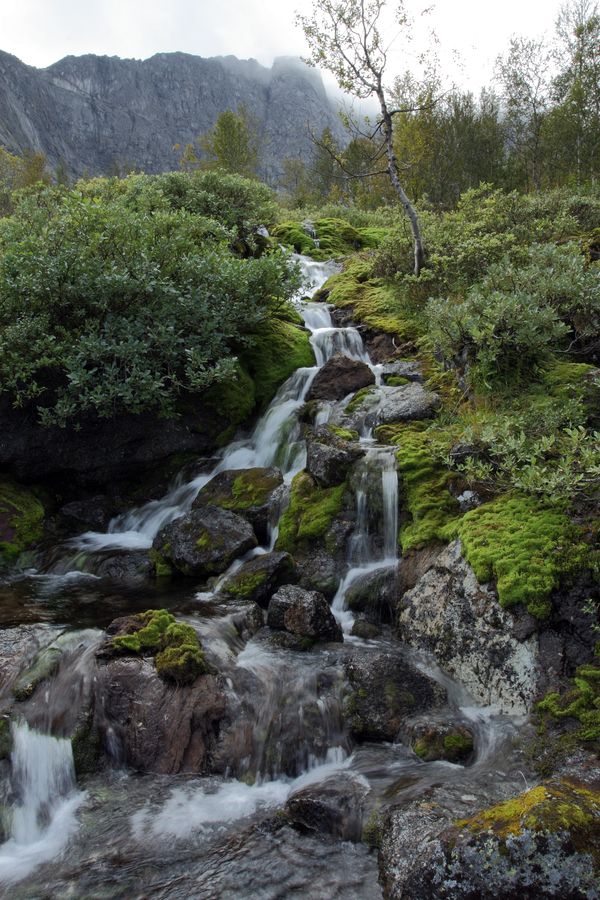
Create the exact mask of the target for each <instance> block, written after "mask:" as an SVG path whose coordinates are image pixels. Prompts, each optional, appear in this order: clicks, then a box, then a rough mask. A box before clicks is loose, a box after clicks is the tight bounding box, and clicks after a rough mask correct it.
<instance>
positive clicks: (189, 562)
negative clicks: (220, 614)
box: [152, 506, 258, 578]
mask: <svg viewBox="0 0 600 900" xmlns="http://www.w3.org/2000/svg"><path fill="white" fill-rule="evenodd" d="M257 543H258V541H257V540H256V535H255V534H254V531H253V530H252V527H251V525H249V523H248V522H247V521H246V520H245V519H243V518H242V517H241V516H238V515H237V514H236V513H233V512H230V511H229V510H227V509H221V508H220V507H218V506H205V507H201V508H198V509H192V510H191V511H190V512H189V513H187V514H186V515H185V516H181V518H179V519H175V521H174V522H170V523H169V524H168V525H165V526H164V528H161V530H160V531H159V532H158V534H157V536H156V537H155V539H154V543H153V545H152V546H153V549H154V550H155V551H156V552H157V553H158V554H160V556H161V557H162V558H163V559H166V560H167V561H168V562H170V563H171V564H172V565H173V566H174V567H175V568H176V569H177V570H178V571H179V572H181V573H183V574H184V575H197V576H199V577H201V578H208V577H209V576H210V575H219V574H221V572H224V571H225V569H227V567H228V566H229V565H230V564H231V563H232V562H233V560H234V559H237V558H238V557H240V556H243V554H244V553H247V552H248V550H252V548H253V547H256V545H257Z"/></svg>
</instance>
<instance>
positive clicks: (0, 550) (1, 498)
mask: <svg viewBox="0 0 600 900" xmlns="http://www.w3.org/2000/svg"><path fill="white" fill-rule="evenodd" d="M43 534H44V507H43V506H42V504H41V503H40V501H39V500H38V499H37V497H35V496H34V495H33V494H32V493H31V491H28V490H27V489H26V488H24V487H21V486H20V485H17V484H14V483H13V482H10V481H2V482H0V565H1V564H2V563H3V562H5V563H8V562H10V561H12V560H15V559H16V558H17V557H18V556H19V554H21V553H22V552H23V551H24V550H29V549H31V547H32V546H33V545H34V544H35V543H36V542H37V541H40V540H41V539H42V537H43Z"/></svg>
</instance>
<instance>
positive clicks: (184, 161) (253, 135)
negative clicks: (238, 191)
mask: <svg viewBox="0 0 600 900" xmlns="http://www.w3.org/2000/svg"><path fill="white" fill-rule="evenodd" d="M176 149H179V147H178V146H177V147H176ZM259 163H260V137H259V134H258V129H257V126H256V123H255V122H253V120H252V118H251V117H250V116H249V115H248V112H247V110H246V108H245V107H244V106H239V107H238V109H237V111H236V112H234V111H233V110H232V109H226V110H224V111H223V112H222V113H221V114H220V115H219V116H218V117H217V121H216V122H215V124H214V126H213V128H212V129H211V130H210V131H209V132H207V134H204V135H200V136H199V137H198V138H196V141H195V144H186V146H185V148H184V150H183V153H182V156H181V160H180V165H181V168H182V169H184V170H185V171H187V172H189V171H194V170H195V169H199V168H213V169H221V170H222V171H224V172H229V173H232V174H236V175H244V176H245V177H246V178H251V177H252V176H255V175H256V172H257V169H258V167H259Z"/></svg>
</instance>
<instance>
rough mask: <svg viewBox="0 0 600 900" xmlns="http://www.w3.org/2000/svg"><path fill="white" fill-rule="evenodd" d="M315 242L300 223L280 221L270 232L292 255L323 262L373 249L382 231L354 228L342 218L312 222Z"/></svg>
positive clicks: (378, 229)
mask: <svg viewBox="0 0 600 900" xmlns="http://www.w3.org/2000/svg"><path fill="white" fill-rule="evenodd" d="M313 226H314V230H315V234H316V236H317V240H316V241H315V240H314V238H312V237H311V236H310V235H309V234H307V232H306V231H305V230H304V229H303V227H302V224H301V223H300V222H282V223H281V224H280V225H277V226H276V227H275V228H274V229H273V236H274V237H275V238H276V239H277V241H278V242H279V243H281V244H283V245H284V246H286V247H289V248H290V249H291V250H294V251H295V252H296V253H302V254H304V255H305V256H311V257H312V258H313V259H317V260H325V259H331V258H332V257H336V256H347V255H348V254H349V253H353V252H355V251H356V250H361V249H363V248H369V247H377V246H378V245H379V244H380V243H381V241H382V240H383V238H384V237H385V235H386V234H387V231H388V230H387V229H385V228H354V226H353V225H350V224H349V222H346V221H345V220H344V219H336V218H333V219H316V220H315V221H314V223H313Z"/></svg>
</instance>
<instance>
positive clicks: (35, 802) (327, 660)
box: [0, 257, 526, 900]
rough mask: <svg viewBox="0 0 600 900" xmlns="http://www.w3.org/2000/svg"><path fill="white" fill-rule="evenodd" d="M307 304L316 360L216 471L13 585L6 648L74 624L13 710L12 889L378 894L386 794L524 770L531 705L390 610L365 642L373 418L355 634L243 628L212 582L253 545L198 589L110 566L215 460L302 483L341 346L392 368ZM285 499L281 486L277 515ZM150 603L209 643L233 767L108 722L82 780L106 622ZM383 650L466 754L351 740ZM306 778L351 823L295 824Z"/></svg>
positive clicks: (362, 480)
mask: <svg viewBox="0 0 600 900" xmlns="http://www.w3.org/2000/svg"><path fill="white" fill-rule="evenodd" d="M299 260H300V263H301V265H302V267H303V270H304V272H305V275H306V278H307V280H308V282H309V283H310V292H309V293H311V292H314V291H316V290H317V289H318V288H319V287H320V286H321V285H322V284H323V283H324V282H325V280H326V279H327V278H328V277H329V276H330V275H331V274H332V273H333V272H334V271H335V266H334V264H332V263H317V262H314V261H312V260H310V259H308V258H302V257H300V258H299ZM297 306H298V309H299V311H300V313H301V315H302V317H303V319H304V322H305V325H306V328H307V329H308V330H309V331H310V333H311V338H310V340H311V344H312V347H313V350H314V354H315V360H316V365H315V366H314V367H312V368H306V369H299V370H298V371H297V372H295V373H294V374H293V375H292V376H291V377H290V378H289V379H288V381H287V382H286V383H285V384H284V385H283V386H282V387H281V388H280V390H279V392H278V393H277V396H276V397H275V398H274V399H273V401H272V403H271V404H270V406H269V408H268V409H267V410H266V412H265V413H264V415H263V416H262V418H261V419H260V420H259V421H258V422H257V424H256V426H255V428H254V430H253V432H252V433H251V434H250V435H249V436H248V437H246V438H244V439H240V440H236V441H234V442H233V443H231V444H230V445H229V446H228V447H227V448H226V449H224V450H223V451H222V452H221V453H220V455H219V456H218V458H217V459H216V460H213V465H212V466H211V469H210V471H202V472H200V473H198V474H197V475H196V476H195V477H194V478H193V479H192V480H190V481H184V480H180V481H178V482H176V483H175V484H174V486H173V487H172V489H171V490H170V491H169V492H168V493H167V494H166V496H164V497H163V498H162V499H160V500H154V501H152V502H149V503H146V504H144V505H143V506H140V507H138V508H135V509H132V510H130V511H129V512H127V513H126V514H124V515H121V516H119V517H117V518H115V519H113V520H112V522H111V523H110V526H109V528H108V530H107V532H106V533H97V532H87V533H85V534H83V535H81V536H80V537H79V538H77V539H75V540H72V541H69V542H67V543H66V544H63V545H61V546H60V547H57V548H56V552H55V553H54V555H53V558H52V560H51V562H50V564H49V565H48V567H47V569H46V570H45V571H43V572H33V571H31V572H28V573H26V574H25V575H22V576H20V577H19V578H13V579H11V580H7V581H6V582H5V583H4V584H0V609H1V610H2V616H3V618H2V620H1V622H0V626H1V627H0V652H1V650H2V646H4V644H7V645H9V644H10V635H11V629H12V628H13V627H15V626H23V625H26V626H28V627H31V628H32V629H34V628H38V629H42V630H43V629H46V630H50V632H51V633H52V636H53V637H55V638H57V639H58V640H59V641H62V642H63V650H62V656H61V663H60V666H59V667H58V670H57V671H56V672H55V673H54V675H53V676H52V677H51V678H50V679H49V680H48V682H47V684H46V685H44V687H43V689H40V690H38V691H37V692H36V693H35V694H34V696H33V697H32V698H31V699H30V700H29V701H28V702H27V704H26V713H25V714H24V716H23V717H22V718H17V717H15V716H13V719H12V721H11V724H10V727H11V730H12V739H13V746H12V754H11V759H10V766H5V768H4V769H2V768H0V781H2V782H3V784H4V787H3V788H0V813H1V815H2V818H3V821H4V824H5V832H6V833H5V837H6V840H5V842H4V843H3V844H2V845H0V896H3V897H11V898H15V900H18V898H32V897H35V898H38V897H39V898H50V897H51V898H72V897H85V898H113V897H140V898H141V897H152V898H189V897H194V898H236V900H250V898H252V900H256V898H260V900H262V898H264V900H271V898H273V900H274V898H284V897H289V896H298V897H306V898H315V900H320V898H323V900H325V898H327V900H329V898H338V897H339V898H349V900H350V898H364V900H370V898H378V897H382V896H383V895H382V891H381V887H380V885H379V882H378V863H377V853H376V851H373V850H372V849H370V848H369V847H368V846H367V845H366V844H365V843H362V842H361V841H360V836H361V833H362V829H363V826H364V825H365V824H366V823H367V822H368V821H370V820H373V817H377V816H378V815H379V814H380V813H381V811H382V810H384V809H385V808H386V806H388V805H390V804H399V803H404V802H407V801H408V800H412V799H414V798H423V799H424V800H426V798H427V797H428V795H429V792H430V791H431V789H432V788H433V787H436V788H437V789H438V794H437V795H436V796H437V802H440V799H439V798H440V796H441V797H442V798H444V797H446V798H447V803H448V806H449V808H452V804H453V803H454V802H455V798H456V797H458V796H460V797H461V798H462V802H468V798H469V797H472V799H473V801H475V800H477V801H478V802H479V801H480V800H481V798H485V797H487V796H490V797H493V796H495V794H496V793H497V786H498V784H501V785H502V784H505V785H506V793H507V794H508V793H509V792H510V790H514V791H515V792H518V791H519V790H522V789H523V786H524V781H525V775H523V773H522V771H521V769H520V759H519V757H518V756H517V755H516V753H515V752H514V751H513V747H512V745H513V741H514V738H515V736H516V734H517V730H518V728H519V725H520V722H519V720H517V719H513V718H510V717H508V716H506V715H500V714H499V713H498V712H496V711H495V710H494V709H492V708H484V707H480V706H477V704H476V703H475V702H474V701H473V699H472V698H471V697H470V696H469V695H468V693H467V691H466V690H465V689H464V688H463V687H462V686H461V685H460V684H459V683H457V682H456V681H454V680H452V679H451V678H450V677H449V676H447V675H446V674H445V673H444V672H443V671H441V670H440V669H439V668H438V667H437V665H436V662H435V660H434V659H432V658H430V657H428V656H427V655H426V654H422V653H416V652H415V651H410V650H409V649H408V648H403V647H402V646H401V645H400V644H399V643H398V642H397V641H396V640H395V639H394V638H393V636H392V634H391V630H390V629H389V628H387V629H386V628H385V627H384V628H383V629H381V634H380V635H379V636H378V637H375V638H372V639H369V640H366V639H363V638H360V637H357V636H356V635H354V634H352V629H353V625H354V615H353V613H352V611H351V610H349V609H348V608H347V603H346V594H347V592H348V590H349V589H350V587H351V586H352V585H353V584H354V583H355V582H356V580H357V579H359V578H361V577H363V576H364V575H365V574H368V573H371V572H374V571H379V570H382V571H383V570H393V569H394V568H395V567H396V566H397V565H398V557H397V551H398V540H397V536H398V528H399V514H398V510H399V502H400V501H399V488H398V479H397V474H396V468H395V456H394V452H393V448H388V447H384V446H381V445H379V444H378V443H377V442H376V441H375V439H374V438H373V435H372V428H370V427H367V426H365V427H364V428H363V430H362V434H361V438H360V443H361V447H362V449H363V450H364V453H363V455H362V457H361V459H360V460H359V461H358V463H357V464H356V466H355V470H354V475H353V481H352V483H353V485H354V487H355V519H354V522H355V524H354V530H353V531H352V533H351V535H350V537H349V539H348V541H347V552H346V564H345V567H344V569H343V571H341V572H340V573H339V587H338V590H337V593H336V594H335V597H334V599H333V601H332V611H333V613H334V615H335V617H336V619H337V621H338V622H339V624H340V625H341V627H342V630H343V632H344V643H343V644H335V645H334V644H325V645H316V646H315V647H313V648H312V649H310V650H308V651H306V652H298V651H297V650H293V649H287V648H285V647H283V646H274V645H273V644H270V643H269V642H267V641H265V640H263V639H261V635H260V633H258V634H256V635H254V636H251V637H250V638H249V639H247V640H244V639H243V638H242V637H241V636H240V633H239V631H237V630H236V628H235V627H233V625H232V623H233V622H234V619H235V612H234V611H232V610H231V609H228V608H227V606H225V605H224V604H222V603H221V602H220V600H219V596H218V589H219V585H220V584H221V583H222V581H223V579H224V578H226V577H227V575H228V574H231V573H232V572H233V571H235V569H236V568H237V567H239V565H240V560H237V561H236V562H234V563H233V565H232V566H231V568H230V570H229V571H228V572H227V573H225V575H224V576H223V577H222V578H220V579H219V580H217V582H216V583H215V584H214V585H213V586H212V588H211V589H210V590H206V589H205V590H203V591H199V590H198V587H197V586H194V584H193V583H190V582H188V581H186V580H185V579H181V580H179V581H177V580H175V579H174V580H173V581H172V582H167V583H166V584H165V582H164V579H163V580H162V581H160V580H159V581H157V582H156V583H155V584H148V583H143V584H139V585H138V584H128V585H123V584H121V583H120V582H119V581H118V580H111V579H107V578H106V577H99V576H98V574H97V570H98V562H99V560H100V561H101V560H102V559H103V558H105V556H106V554H107V553H110V552H112V551H121V550H134V551H137V550H146V549H148V548H149V547H151V546H152V541H153V539H154V537H155V536H156V534H157V533H158V532H159V530H160V529H161V528H162V527H163V526H164V525H165V524H167V523H169V522H171V521H173V520H174V519H176V518H177V517H179V516H181V515H183V514H184V513H186V512H187V511H188V510H189V509H190V508H191V505H192V503H193V501H194V499H195V497H196V495H197V494H198V491H199V490H200V489H201V488H202V487H203V486H204V485H205V484H207V483H208V482H209V481H210V479H211V478H212V477H214V476H215V475H216V474H218V473H220V472H224V471H227V470H231V469H246V468H249V467H254V466H276V467H277V468H279V469H280V470H281V472H282V474H283V477H284V485H285V486H289V484H290V483H291V481H292V479H293V477H294V476H295V475H296V474H297V473H298V472H300V471H301V470H302V469H303V468H304V467H305V465H306V459H307V453H306V446H305V444H304V441H303V439H302V426H301V423H300V422H299V419H298V413H299V411H300V410H301V408H302V407H303V405H304V402H305V398H306V395H307V393H308V391H309V389H310V386H311V384H312V382H313V380H314V378H315V376H316V374H317V372H318V371H319V369H320V367H321V366H323V365H324V363H325V362H327V360H329V359H330V358H331V357H332V356H334V355H335V354H337V353H341V354H343V355H345V356H348V357H350V358H352V359H355V360H359V361H361V362H364V363H367V364H368V365H370V366H371V368H372V370H373V373H374V375H375V384H376V385H380V384H381V379H382V375H381V367H380V366H376V365H372V364H371V361H370V359H369V356H368V353H367V351H366V349H365V346H364V344H363V341H362V338H361V335H360V332H359V331H358V330H357V329H356V328H352V327H347V328H337V327H335V326H334V324H333V323H332V319H331V315H330V311H329V309H328V307H327V305H326V304H323V303H314V302H309V301H307V300H298V301H297ZM348 399H349V398H346V399H345V400H342V401H339V403H338V404H336V403H333V402H329V403H323V404H321V406H320V408H319V412H318V414H317V419H316V424H325V423H327V421H328V420H329V418H330V416H331V415H332V413H333V412H334V410H335V408H336V406H340V405H342V406H343V404H345V403H346V402H347V401H348ZM284 508H285V499H284V500H283V503H282V505H281V508H280V510H279V513H280V514H281V512H282V510H283V509H284ZM277 532H278V517H277V516H274V518H273V520H272V521H271V523H270V527H269V535H268V537H269V539H268V541H267V542H266V543H265V545H264V546H262V547H258V548H256V549H255V550H252V551H250V552H249V553H248V554H246V556H245V557H244V559H248V558H251V557H252V556H257V555H260V554H264V553H267V552H269V551H270V550H272V549H273V547H274V545H275V541H276V538H277ZM153 607H156V608H159V607H165V608H167V609H169V610H170V611H171V612H173V613H175V614H177V616H178V617H181V618H182V619H183V620H184V621H186V622H188V623H189V624H192V625H193V626H194V628H196V630H197V631H198V633H199V635H200V638H201V641H202V644H203V646H204V648H205V652H206V656H207V658H208V660H209V661H210V662H211V664H212V665H214V667H215V668H216V669H217V670H218V671H219V672H220V673H221V674H222V675H223V676H224V678H225V682H226V686H227V687H226V691H227V697H228V703H229V704H230V707H231V709H234V710H236V716H235V717H234V721H233V724H232V725H230V726H229V733H228V735H227V739H228V744H227V746H228V748H229V758H228V762H227V766H226V767H225V770H224V772H223V774H220V775H207V776H200V775H197V774H193V773H190V774H179V775H152V774H135V773H132V772H131V771H128V770H127V769H126V768H125V767H124V766H123V764H122V755H121V749H120V744H119V736H118V734H117V733H115V734H114V740H113V741H112V745H111V746H108V747H106V748H105V752H106V753H107V754H108V755H109V757H110V760H111V762H110V765H109V766H107V767H106V768H105V769H104V770H103V771H101V772H100V773H97V774H92V775H88V776H84V777H82V778H80V779H79V780H78V781H77V780H76V778H75V770H74V761H73V752H72V747H71V742H70V740H68V739H67V738H66V737H65V735H67V734H69V733H71V731H70V730H71V729H72V726H73V716H74V715H75V712H74V711H76V710H77V709H78V708H79V707H80V706H81V704H82V703H83V702H84V700H85V697H86V696H88V694H89V692H90V691H91V690H92V689H93V684H94V681H95V678H96V669H95V667H96V665H97V663H96V659H95V650H96V649H97V647H98V646H99V644H100V641H101V636H102V631H103V629H104V628H105V627H106V626H107V625H108V624H109V623H110V622H111V621H112V619H114V618H115V617H116V616H120V615H126V614H129V613H135V612H139V611H141V610H145V609H148V608H153ZM2 634H3V637H2ZM381 653H390V654H395V655H396V656H398V659H403V660H406V662H407V664H408V663H410V665H411V666H413V667H414V668H415V669H416V670H417V671H418V672H421V673H423V674H425V675H427V676H428V677H429V678H431V679H433V680H434V681H435V682H436V683H437V684H438V685H439V686H440V687H441V688H443V689H444V691H445V692H446V695H447V702H446V704H445V705H444V707H443V708H436V709H434V710H432V711H431V712H430V713H428V716H429V718H430V719H431V720H432V721H435V720H436V719H439V720H440V721H448V720H449V719H450V720H452V721H453V722H457V723H462V724H464V725H466V726H467V727H468V728H469V729H470V730H471V732H472V733H473V735H474V738H475V751H474V755H473V758H472V759H471V760H470V761H469V764H468V765H459V764H454V763H449V762H444V761H438V762H424V761H422V760H421V759H420V758H419V757H418V756H416V755H415V753H414V752H413V751H412V750H411V749H410V746H408V745H407V744H403V743H395V742H390V741H370V740H368V739H367V740H364V741H362V742H357V741H356V740H355V739H353V737H352V736H351V734H350V733H349V731H348V727H347V724H346V722H345V719H344V715H343V703H344V690H343V688H344V678H345V676H344V672H345V665H346V663H347V660H348V657H349V655H351V654H360V655H361V659H364V660H366V664H367V665H368V661H369V660H370V659H371V657H373V658H375V656H376V655H378V654H381ZM38 695H39V696H38ZM2 697H3V688H2V686H1V685H0V701H1V700H2ZM109 743H110V742H109ZM1 765H2V763H1V762H0V766H1ZM525 784H526V782H525ZM440 790H441V792H442V793H441V795H440V793H439V791H440ZM297 796H309V797H317V798H319V797H327V798H332V797H333V798H334V799H333V800H332V801H331V802H332V803H333V805H334V807H335V808H336V809H339V810H341V813H340V818H341V821H342V824H343V827H342V833H341V835H340V834H338V835H337V836H332V835H330V834H327V833H323V832H319V831H318V830H310V829H304V830H299V829H297V828H294V827H291V826H290V824H288V822H287V821H286V820H285V819H283V818H282V816H281V814H280V810H281V809H282V807H283V806H284V805H285V804H286V802H288V801H289V800H290V798H294V797H297ZM465 798H466V799H465ZM475 808H478V807H477V806H475Z"/></svg>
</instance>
